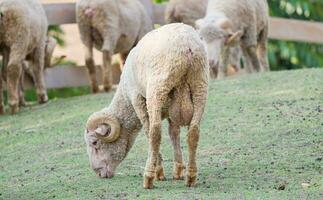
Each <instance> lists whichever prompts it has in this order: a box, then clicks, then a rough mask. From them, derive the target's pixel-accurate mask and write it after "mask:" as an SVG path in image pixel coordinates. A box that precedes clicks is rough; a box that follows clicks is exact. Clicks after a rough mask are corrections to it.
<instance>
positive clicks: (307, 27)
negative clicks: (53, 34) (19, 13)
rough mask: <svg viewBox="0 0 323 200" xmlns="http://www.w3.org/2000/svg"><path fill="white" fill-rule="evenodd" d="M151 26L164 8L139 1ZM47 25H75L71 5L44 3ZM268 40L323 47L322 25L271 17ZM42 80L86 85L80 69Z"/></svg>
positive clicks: (59, 70) (48, 75) (59, 71)
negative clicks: (151, 21)
mask: <svg viewBox="0 0 323 200" xmlns="http://www.w3.org/2000/svg"><path fill="white" fill-rule="evenodd" d="M141 1H142V3H143V4H144V5H145V7H146V9H147V11H148V13H149V14H150V16H151V18H152V20H153V22H154V23H155V24H164V23H165V22H164V10H165V5H160V4H153V3H152V1H151V0H141ZM44 8H45V10H46V13H47V17H48V20H49V23H50V24H52V25H61V24H75V23H76V19H75V3H59V4H45V5H44ZM269 36H270V38H272V39H278V40H288V41H298V42H309V43H318V44H323V23H319V22H307V21H300V20H291V19H282V18H271V19H270V33H269ZM45 79H46V83H47V87H48V88H61V87H78V86H85V85H88V84H89V82H88V77H87V73H86V69H85V68H84V67H62V66H59V67H55V68H51V69H47V71H46V73H45Z"/></svg>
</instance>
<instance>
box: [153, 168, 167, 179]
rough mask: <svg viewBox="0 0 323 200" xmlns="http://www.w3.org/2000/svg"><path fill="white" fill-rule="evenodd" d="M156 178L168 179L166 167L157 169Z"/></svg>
mask: <svg viewBox="0 0 323 200" xmlns="http://www.w3.org/2000/svg"><path fill="white" fill-rule="evenodd" d="M155 178H156V180H157V181H166V177H165V174H164V169H163V168H162V167H161V168H160V169H159V170H157V172H156V175H155Z"/></svg>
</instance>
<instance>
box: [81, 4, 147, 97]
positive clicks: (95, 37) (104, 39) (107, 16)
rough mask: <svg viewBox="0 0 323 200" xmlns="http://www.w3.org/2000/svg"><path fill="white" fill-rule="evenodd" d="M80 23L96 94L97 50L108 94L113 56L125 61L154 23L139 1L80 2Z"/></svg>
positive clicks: (110, 85)
mask: <svg viewBox="0 0 323 200" xmlns="http://www.w3.org/2000/svg"><path fill="white" fill-rule="evenodd" d="M77 23H78V26H79V30H80V34H81V39H82V42H83V44H84V45H85V61H86V66H87V68H88V71H89V74H90V81H91V86H92V91H93V92H94V93H96V92H98V83H97V80H96V72H95V64H94V60H93V47H95V48H96V49H98V50H100V51H102V53H103V66H102V75H103V84H104V90H105V91H110V90H111V88H112V80H111V79H112V69H111V56H112V55H113V54H115V53H120V54H121V57H122V59H123V60H125V58H126V57H127V55H128V53H129V51H130V50H131V48H133V47H134V46H135V45H136V44H137V42H138V41H139V40H140V39H141V38H142V37H143V36H144V35H145V34H146V33H147V32H148V31H150V30H151V29H152V22H151V19H150V17H149V15H148V13H147V11H146V10H145V8H144V7H143V5H142V4H141V3H140V1H138V0H80V1H78V3H77ZM123 62H124V61H123Z"/></svg>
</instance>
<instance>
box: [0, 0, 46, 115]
mask: <svg viewBox="0 0 323 200" xmlns="http://www.w3.org/2000/svg"><path fill="white" fill-rule="evenodd" d="M47 26H48V23H47V18H46V15H45V12H44V10H43V7H42V5H41V4H40V2H39V1H37V0H0V30H1V31H0V51H1V54H2V55H3V61H4V66H3V67H4V68H7V73H6V76H7V89H8V94H9V95H8V96H9V106H10V112H11V113H16V112H17V111H18V109H19V106H18V105H19V94H18V84H19V78H20V75H21V72H22V62H23V61H24V60H25V59H27V60H29V61H30V62H31V63H32V66H33V67H32V68H33V73H34V75H35V84H36V90H37V94H38V102H39V103H45V102H47V101H48V97H47V93H46V88H45V83H44V77H43V68H44V54H45V45H46V33H47ZM0 86H1V88H0V93H2V90H3V88H2V84H1V85H0ZM1 97H2V95H1V96H0V98H1ZM0 100H1V102H2V99H0ZM2 111H3V106H2Z"/></svg>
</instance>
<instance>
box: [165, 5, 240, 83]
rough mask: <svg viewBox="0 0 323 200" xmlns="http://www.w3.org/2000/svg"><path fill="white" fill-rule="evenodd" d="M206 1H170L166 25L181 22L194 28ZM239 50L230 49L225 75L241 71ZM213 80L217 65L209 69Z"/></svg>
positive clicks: (205, 6) (203, 14)
mask: <svg viewBox="0 0 323 200" xmlns="http://www.w3.org/2000/svg"><path fill="white" fill-rule="evenodd" d="M207 5H208V0H202V1H201V0H170V1H169V2H168V3H167V5H166V10H165V21H166V23H174V22H182V23H184V24H188V25H190V26H193V27H195V22H196V20H198V19H201V18H203V17H204V16H205V15H206V9H207ZM241 56H242V53H241V50H240V48H238V47H236V48H232V50H231V53H230V58H229V59H230V60H229V66H228V67H227V68H228V69H227V74H230V72H229V71H230V70H231V72H237V71H240V70H241V64H240V60H241ZM210 70H211V71H210V72H211V75H212V77H213V78H216V77H217V74H218V63H217V64H216V65H215V64H213V65H212V66H211V68H210Z"/></svg>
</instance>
